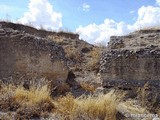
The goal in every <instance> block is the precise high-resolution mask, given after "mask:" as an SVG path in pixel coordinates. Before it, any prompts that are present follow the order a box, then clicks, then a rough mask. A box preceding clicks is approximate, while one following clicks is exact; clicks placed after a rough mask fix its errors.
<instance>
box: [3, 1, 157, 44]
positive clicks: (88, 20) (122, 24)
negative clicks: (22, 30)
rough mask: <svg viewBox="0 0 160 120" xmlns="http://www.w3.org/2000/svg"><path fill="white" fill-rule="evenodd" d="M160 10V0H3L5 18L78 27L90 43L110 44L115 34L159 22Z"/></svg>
mask: <svg viewBox="0 0 160 120" xmlns="http://www.w3.org/2000/svg"><path fill="white" fill-rule="evenodd" d="M46 9H47V10H46ZM159 11H160V0H65V1H64V0H14V2H13V0H0V18H1V19H10V20H12V21H19V22H21V23H23V24H33V25H34V26H35V27H37V28H38V26H39V25H40V24H41V25H43V27H45V28H46V29H55V30H57V29H61V28H62V29H66V30H69V31H73V32H75V31H76V32H78V33H79V34H80V36H81V38H82V39H84V40H86V41H88V42H90V43H95V42H102V43H105V44H106V43H107V42H108V39H109V37H110V36H111V35H112V34H114V35H124V34H127V33H129V32H132V31H134V30H136V29H137V28H138V27H137V26H147V27H148V26H152V25H153V26H154V25H159V24H160V17H159V16H160V12H159ZM149 16H152V20H149V22H148V20H147V19H150V18H147V17H149ZM157 17H158V18H157ZM154 19H156V20H154ZM153 21H156V23H154V24H152V23H153ZM52 23H53V24H54V25H53V24H52ZM143 23H144V24H143Z"/></svg>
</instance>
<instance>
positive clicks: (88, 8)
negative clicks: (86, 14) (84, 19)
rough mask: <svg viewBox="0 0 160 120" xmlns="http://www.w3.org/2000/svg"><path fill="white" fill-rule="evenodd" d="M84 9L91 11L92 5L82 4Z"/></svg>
mask: <svg viewBox="0 0 160 120" xmlns="http://www.w3.org/2000/svg"><path fill="white" fill-rule="evenodd" d="M82 8H83V11H89V10H90V5H88V4H86V3H83V5H82Z"/></svg>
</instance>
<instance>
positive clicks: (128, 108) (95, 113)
mask: <svg viewBox="0 0 160 120" xmlns="http://www.w3.org/2000/svg"><path fill="white" fill-rule="evenodd" d="M2 89H3V90H2ZM2 89H0V92H1V93H3V94H0V97H1V96H3V95H4V94H5V92H6V93H7V92H8V93H12V95H11V97H7V98H6V99H10V100H12V102H14V101H15V103H18V104H19V105H20V106H19V108H18V109H19V110H18V111H19V112H20V111H22V110H23V111H24V114H25V111H27V110H28V108H27V109H26V110H25V106H27V107H30V108H34V109H38V110H37V114H38V115H39V116H41V115H43V114H44V113H45V114H46V112H47V113H52V114H56V115H58V118H59V119H61V120H82V119H83V120H116V115H117V112H121V113H127V114H144V113H145V114H149V112H147V111H146V109H144V108H142V107H140V105H139V104H138V103H137V102H135V101H133V100H130V101H123V99H122V98H123V97H124V94H123V93H120V92H119V93H117V92H115V91H113V90H112V91H110V92H109V93H107V94H102V93H99V94H97V95H88V96H86V95H83V96H81V97H79V98H75V97H74V96H73V95H72V94H68V95H66V96H61V97H58V98H57V99H54V100H53V99H52V98H51V97H50V90H49V89H48V85H43V86H41V87H40V86H36V87H35V86H31V87H30V89H29V90H26V89H24V88H23V87H21V86H18V87H15V86H12V85H9V86H5V87H2ZM2 91H3V92H2ZM4 91H5V92H4ZM3 102H4V104H8V102H6V103H5V101H3ZM46 103H47V104H46ZM13 105H17V104H13ZM46 105H47V106H46ZM9 106H10V105H9ZM50 106H51V107H50ZM36 107H37V108H36ZM29 110H30V109H29ZM38 111H41V112H38ZM43 111H44V112H43ZM20 113H21V112H20ZM26 114H27V113H26ZM29 115H31V116H32V111H31V113H30V114H29Z"/></svg>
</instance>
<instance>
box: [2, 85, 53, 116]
mask: <svg viewBox="0 0 160 120" xmlns="http://www.w3.org/2000/svg"><path fill="white" fill-rule="evenodd" d="M0 93H1V94H0V111H3V112H10V111H11V112H16V114H15V118H16V119H33V118H40V117H44V116H49V114H48V113H49V112H52V111H53V110H54V108H55V106H54V103H53V100H52V98H51V97H50V91H49V89H48V86H47V85H44V86H39V87H38V86H37V87H35V86H31V87H30V89H29V90H27V89H24V88H23V87H22V86H18V87H15V86H13V85H3V86H2V88H1V90H0ZM0 117H1V116H0Z"/></svg>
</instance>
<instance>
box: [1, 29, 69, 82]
mask: <svg viewBox="0 0 160 120" xmlns="http://www.w3.org/2000/svg"><path fill="white" fill-rule="evenodd" d="M68 71H69V70H68V67H67V66H66V60H65V55H64V51H63V48H62V47H60V46H58V45H56V44H55V43H54V42H51V41H48V40H46V39H42V38H40V37H35V36H33V35H29V34H27V33H23V32H20V31H17V30H13V29H10V28H4V29H3V28H1V29H0V79H4V78H9V77H12V78H16V80H17V82H18V81H19V80H20V79H21V78H22V77H23V78H24V79H31V78H46V79H50V80H52V81H54V80H55V81H56V80H58V81H62V82H65V81H66V79H67V76H68ZM6 80H7V79H6Z"/></svg>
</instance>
